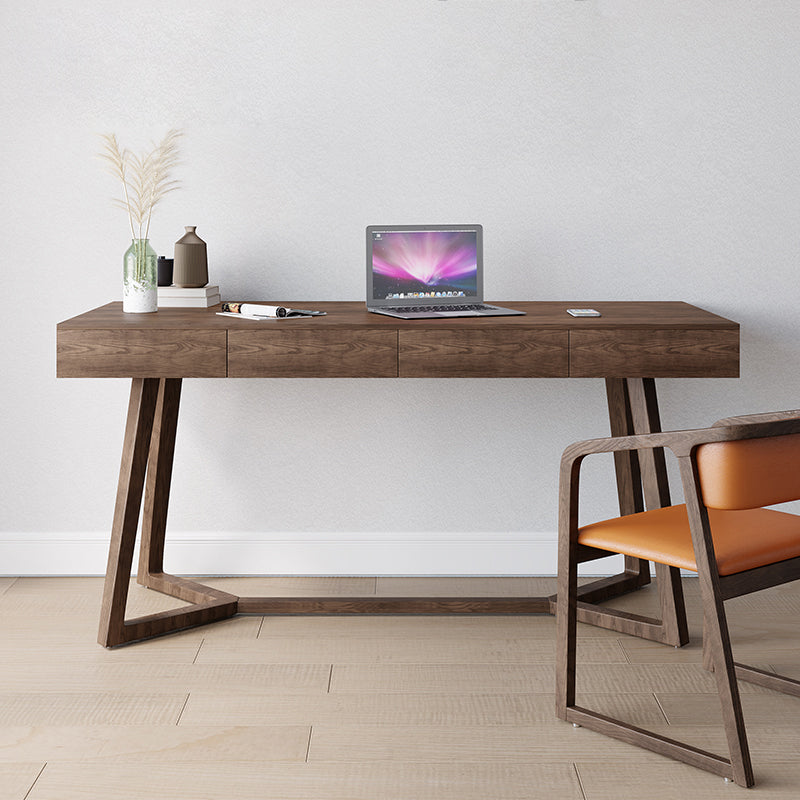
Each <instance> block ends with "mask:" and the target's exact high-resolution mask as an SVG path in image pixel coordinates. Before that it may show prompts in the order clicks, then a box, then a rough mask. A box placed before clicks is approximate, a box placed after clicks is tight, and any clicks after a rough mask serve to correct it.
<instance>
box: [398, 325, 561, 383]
mask: <svg viewBox="0 0 800 800" xmlns="http://www.w3.org/2000/svg"><path fill="white" fill-rule="evenodd" d="M568 341H569V339H568V333H567V332H566V331H531V330H515V331H510V330H508V329H506V330H498V329H489V330H485V329H484V330H481V329H472V330H468V329H466V328H465V329H462V330H452V329H451V330H440V331H431V330H424V331H400V332H399V339H398V344H399V361H400V377H401V378H566V377H567V376H568V374H569V372H568V366H569V359H568V350H567V348H568Z"/></svg>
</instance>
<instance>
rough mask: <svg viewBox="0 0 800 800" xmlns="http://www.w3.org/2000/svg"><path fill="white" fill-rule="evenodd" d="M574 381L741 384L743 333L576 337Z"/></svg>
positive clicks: (637, 332) (700, 331)
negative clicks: (693, 380)
mask: <svg viewBox="0 0 800 800" xmlns="http://www.w3.org/2000/svg"><path fill="white" fill-rule="evenodd" d="M569 374H570V376H571V377H573V378H596V377H608V378H738V377H739V331H738V329H736V330H731V329H724V330H708V329H698V330H675V329H669V328H665V329H660V330H635V329H634V330H619V329H618V330H604V331H572V333H571V334H570V371H569Z"/></svg>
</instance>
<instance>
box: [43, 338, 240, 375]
mask: <svg viewBox="0 0 800 800" xmlns="http://www.w3.org/2000/svg"><path fill="white" fill-rule="evenodd" d="M226 347H227V337H226V334H225V331H224V330H220V331H203V330H160V331H159V330H146V329H140V330H119V329H117V330H59V331H58V333H57V337H56V374H57V375H58V377H59V378H224V377H225V375H226V360H227V355H226Z"/></svg>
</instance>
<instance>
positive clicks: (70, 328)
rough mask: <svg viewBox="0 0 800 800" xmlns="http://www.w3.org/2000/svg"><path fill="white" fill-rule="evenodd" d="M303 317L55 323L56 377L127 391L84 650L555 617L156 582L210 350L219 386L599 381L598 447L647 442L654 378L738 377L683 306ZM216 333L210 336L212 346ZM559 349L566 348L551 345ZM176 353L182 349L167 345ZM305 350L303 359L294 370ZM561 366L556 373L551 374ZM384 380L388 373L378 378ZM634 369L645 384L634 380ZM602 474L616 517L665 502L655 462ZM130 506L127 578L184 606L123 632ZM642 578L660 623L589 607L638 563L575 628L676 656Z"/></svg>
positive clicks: (544, 606)
mask: <svg viewBox="0 0 800 800" xmlns="http://www.w3.org/2000/svg"><path fill="white" fill-rule="evenodd" d="M301 305H303V306H304V307H306V306H311V307H319V308H321V309H324V310H327V311H328V312H329V316H328V317H324V318H317V319H314V320H310V321H291V322H288V323H285V325H286V326H292V327H273V328H270V329H269V330H265V329H263V328H262V329H260V330H258V331H254V330H253V328H252V326H253V325H256V323H252V322H249V321H243V320H242V321H240V320H235V319H231V318H228V317H219V316H216V315H214V313H213V310H207V309H165V310H162V311H160V312H158V314H155V315H130V314H129V315H123V314H122V312H121V309H120V304H119V303H116V304H113V303H112V304H110V305H109V306H104V307H102V308H100V309H96V310H95V311H93V312H88V314H85V315H82V316H80V317H76V318H74V319H73V320H67V321H66V322H64V323H61V324H60V325H59V327H58V374H59V376H61V377H130V378H131V380H132V383H131V394H130V401H129V406H128V416H127V422H126V426H125V437H124V443H123V452H122V461H121V465H120V475H119V483H118V487H117V499H116V505H115V510H114V521H113V525H112V531H111V542H110V548H109V558H108V569H107V573H106V582H105V588H104V595H103V605H102V610H101V620H100V631H99V637H98V640H99V642H100V644H102V645H104V646H105V647H113V646H116V645H120V644H126V643H129V642H133V641H138V640H141V639H148V638H151V637H153V636H158V635H161V634H166V633H170V632H172V631H177V630H182V629H185V628H190V627H195V626H198V625H204V624H206V623H209V622H214V621H218V620H222V619H227V618H229V617H232V616H234V615H236V614H239V613H244V614H269V615H275V614H447V613H457V614H464V613H492V614H535V613H554V611H555V604H556V599H555V597H530V598H526V597H510V598H508V597H502V598H499V597H435V598H431V597H381V598H372V597H370V598H363V597H359V598H342V597H238V596H236V595H232V594H229V593H227V592H222V591H218V590H216V589H213V588H211V587H208V586H205V585H203V584H202V583H199V582H197V581H192V580H187V579H185V578H180V577H177V576H174V575H170V574H168V573H165V572H164V564H163V560H164V543H165V537H166V522H167V511H168V505H169V494H170V484H171V478H172V465H173V455H174V450H175V436H176V431H177V423H178V411H179V407H180V394H181V384H182V378H183V377H194V376H196V375H197V376H217V375H216V373H215V372H214V371H215V370H219V369H220V366H219V363H220V358H219V355H220V354H219V352H218V351H219V350H220V344H219V342H220V341H222V338H224V347H223V350H224V353H223V355H224V359H223V363H224V370H225V373H224V375H219V377H224V376H226V375H227V376H230V375H232V374H240V375H241V376H243V377H248V376H251V377H270V376H275V375H281V376H285V375H302V376H304V377H312V376H313V377H332V376H338V377H341V376H349V377H363V376H364V373H366V374H367V375H373V374H374V375H375V376H376V377H398V376H400V377H417V376H419V377H454V376H458V377H470V376H472V377H509V376H513V377H542V376H554V377H556V376H559V375H561V374H564V376H565V377H566V376H572V377H604V378H605V382H606V395H607V403H608V413H609V420H610V425H611V433H612V435H631V434H636V433H651V432H657V431H660V430H661V423H660V419H659V412H658V401H657V396H656V387H655V379H654V378H655V377H687V376H689V377H703V376H709V377H711V376H714V377H736V376H738V342H739V330H738V325H737V324H736V323H735V322H731V321H730V320H725V319H723V318H721V317H717V316H716V315H713V314H710V313H709V312H706V311H702V310H701V309H697V308H695V307H693V306H689V305H687V304H684V303H593V304H592V303H590V304H589V305H593V306H595V307H597V308H599V309H600V310H601V311H602V312H603V317H602V318H600V320H592V319H579V320H574V319H571V318H567V319H564V316H565V314H564V311H565V309H566V308H568V307H572V306H585V305H587V303H510V302H503V305H508V306H512V307H518V308H520V309H522V310H525V311H526V312H527V314H528V316H527V317H503V318H493V319H492V320H491V321H489V320H487V319H483V320H458V321H454V320H435V321H433V323H432V324H431V323H430V322H428V323H427V324H424V325H420V324H419V322H407V321H402V320H399V321H398V320H394V319H392V318H389V317H378V316H375V315H370V314H367V313H366V311H364V310H363V306H362V305H361V304H355V303H303V304H301ZM176 312H177V313H176ZM187 312H188V313H187ZM337 314H338V319H337ZM326 323H327V324H326ZM487 323H488V324H487ZM258 324H260V323H258ZM266 324H272V323H266ZM281 324H282V323H275V325H276V326H277V325H281ZM242 326H250V327H245V328H243V327H242ZM315 326H316V328H315ZM219 331H224V337H222V338H221V337H220V336H219V333H218V332H219ZM231 332H233V335H229V334H230V333H231ZM576 334H577V335H576ZM395 335H396V337H395ZM393 337H395V339H394V340H395V341H397V342H398V344H397V346H396V347H397V350H396V352H393V351H392V349H391V342H392V341H393ZM401 337H402V338H403V339H404V340H405V350H404V349H403V343H402V341H401ZM559 341H561V342H565V343H566V344H565V345H563V346H559V344H558V342H559ZM175 342H180V346H174V343H175ZM187 342H188V343H189V344H187ZM276 342H277V344H275V343H276ZM343 343H344V344H343ZM560 350H565V351H566V352H565V353H562V352H560ZM165 352H167V355H166V356H165V355H164V353H165ZM176 352H178V354H179V356H181V357H184V361H183V362H182V363H176V361H175V353H176ZM187 352H188V356H187V355H186V353H187ZM198 353H199V356H198ZM308 353H311V357H310V360H308V359H306V360H304V356H306V354H308ZM237 354H238V356H239V357H240V358H239V360H238V362H237V359H236V356H237ZM265 354H266V355H265ZM587 354H588V355H587ZM404 355H405V357H406V361H405V362H404V361H403V358H404ZM287 356H288V359H287ZM373 357H375V359H373ZM564 357H566V362H564ZM564 363H566V372H565V373H562V372H561V371H560V370H564ZM376 365H377V366H376ZM393 368H394V369H395V370H396V371H395V372H394V374H392V373H391V372H389V373H388V374H386V373H385V372H381V370H391V369H393ZM237 370H239V371H238V372H237ZM642 371H647V372H648V373H649V374H648V375H647V376H646V377H645V376H637V375H636V374H635V373H637V372H642ZM615 372H622V373H623V374H621V375H617V374H614V373H615ZM159 373H160V374H159ZM624 373H630V374H633V377H631V376H630V375H629V374H624ZM615 469H616V477H617V487H618V494H619V503H620V510H621V512H622V513H623V514H627V513H635V512H636V511H641V510H643V509H644V508H645V506H646V507H648V508H655V507H660V506H663V505H668V504H669V503H670V498H669V488H668V482H667V475H666V468H665V465H664V456H663V452H660V451H643V452H642V453H636V452H630V453H621V454H615ZM142 498H144V510H143V515H142V533H141V543H140V558H139V566H138V572H137V580H138V582H139V583H140V584H142V585H144V586H146V587H148V588H151V589H155V590H156V591H159V592H163V593H165V594H168V595H170V596H172V597H175V598H178V599H180V600H181V601H183V602H185V603H188V605H187V606H184V607H182V608H178V609H174V610H170V611H165V612H161V613H157V614H151V615H148V616H143V617H138V618H135V619H127V620H126V619H125V608H126V603H127V596H128V586H129V582H130V576H131V573H132V567H133V554H134V549H135V544H136V535H137V530H138V526H139V515H140V511H141V509H142ZM656 575H657V581H658V587H659V598H660V603H661V618H660V619H651V618H646V617H641V616H638V615H634V614H629V613H625V612H619V611H614V610H611V609H608V608H604V607H601V606H598V605H597V604H598V603H600V602H602V601H603V600H607V599H609V598H611V597H614V596H617V595H619V594H623V593H625V592H628V591H631V590H634V589H637V588H639V587H641V586H643V585H645V584H647V583H649V582H650V569H649V563H648V562H644V561H639V560H637V559H630V558H627V559H626V560H625V570H624V571H623V572H622V573H620V574H618V575H615V576H612V577H609V578H603V579H601V580H598V581H594V582H592V583H590V584H587V585H585V586H583V587H582V588H581V590H580V596H581V602H580V603H579V609H578V615H579V617H578V618H579V619H580V620H582V621H584V622H588V623H591V624H594V625H598V626H602V627H606V628H611V629H614V630H617V631H620V632H624V633H630V634H633V635H637V636H641V637H644V638H648V639H653V640H655V641H660V642H664V643H667V644H672V645H676V646H678V645H682V644H685V643H686V642H687V641H688V632H687V627H686V618H685V611H684V605H683V595H682V590H681V586H680V580H679V578H680V574H679V571H678V570H676V569H674V568H661V569H659V570H657V573H656Z"/></svg>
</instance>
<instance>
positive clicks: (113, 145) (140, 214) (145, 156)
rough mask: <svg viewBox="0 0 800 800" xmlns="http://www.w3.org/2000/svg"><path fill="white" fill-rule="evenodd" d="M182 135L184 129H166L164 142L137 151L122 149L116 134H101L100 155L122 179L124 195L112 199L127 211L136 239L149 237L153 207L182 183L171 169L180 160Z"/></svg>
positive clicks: (132, 232) (112, 172)
mask: <svg viewBox="0 0 800 800" xmlns="http://www.w3.org/2000/svg"><path fill="white" fill-rule="evenodd" d="M181 136H183V132H182V131H180V130H178V129H176V128H173V129H172V130H170V131H167V134H166V135H165V136H164V139H163V140H162V142H161V144H154V145H153V149H152V150H151V151H150V152H149V153H142V154H141V155H137V154H136V153H132V152H131V151H130V150H128V149H127V148H125V149H121V148H120V146H119V143H118V142H117V137H116V135H115V134H113V133H106V134H102V135H101V139H102V140H103V144H104V147H103V150H102V152H101V153H100V154H99V155H100V157H101V158H102V159H103V160H104V161H105V162H106V165H107V168H108V171H109V172H110V173H111V174H112V175H113V176H114V177H115V178H117V179H119V180H120V181H121V182H122V191H123V195H124V199H119V198H117V199H114V200H113V203H114V205H116V206H119V207H120V208H122V209H123V210H125V211H126V212H127V213H128V219H129V221H130V224H131V236H132V238H134V239H147V238H149V234H150V219H151V217H152V215H153V209H154V208H155V207H156V205H157V204H158V203H159V202H160V201H161V200H162V199H163V198H164V196H165V195H167V194H169V192H172V191H174V190H175V189H177V188H178V186H179V185H180V184H179V182H178V181H176V180H173V179H172V176H171V171H172V169H173V167H175V166H176V165H177V164H178V140H179V139H180V137H181Z"/></svg>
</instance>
